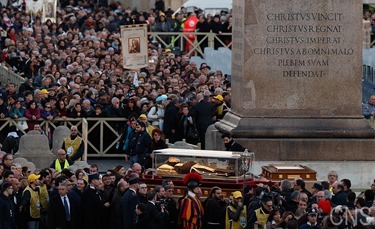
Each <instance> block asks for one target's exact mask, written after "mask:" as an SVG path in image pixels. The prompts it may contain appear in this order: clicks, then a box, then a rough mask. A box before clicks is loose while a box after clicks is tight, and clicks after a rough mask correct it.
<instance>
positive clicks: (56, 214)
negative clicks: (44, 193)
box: [48, 183, 80, 229]
mask: <svg viewBox="0 0 375 229" xmlns="http://www.w3.org/2000/svg"><path fill="white" fill-rule="evenodd" d="M58 190H59V196H56V197H55V198H53V199H51V200H50V202H49V209H48V228H50V229H55V228H61V229H74V228H79V218H80V217H79V206H78V204H77V202H76V201H75V200H74V199H73V198H70V197H69V195H68V187H67V186H66V185H65V184H64V183H63V184H60V186H59V188H58Z"/></svg>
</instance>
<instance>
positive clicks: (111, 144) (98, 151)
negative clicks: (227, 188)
mask: <svg viewBox="0 0 375 229" xmlns="http://www.w3.org/2000/svg"><path fill="white" fill-rule="evenodd" d="M18 121H29V119H27V118H19V119H11V118H5V119H0V133H1V134H2V135H3V136H6V134H7V133H5V132H6V130H7V127H8V126H10V125H15V126H17V128H18V129H19V131H20V132H21V133H22V135H24V134H27V131H25V130H22V128H21V126H20V125H19V123H18ZM37 121H38V123H39V124H40V126H41V128H42V130H43V131H44V132H45V135H46V136H47V137H48V138H49V140H50V142H53V141H52V139H53V131H54V129H56V127H58V126H66V127H68V128H70V127H71V126H77V128H78V133H79V135H80V136H82V138H83V140H84V144H85V152H84V156H83V160H85V161H87V158H97V157H112V158H113V157H124V156H125V154H124V153H123V152H122V149H116V145H117V143H118V142H119V141H120V139H121V133H122V131H123V129H124V128H127V127H128V126H127V121H128V120H127V119H126V118H66V119H63V118H56V119H54V120H52V121H48V120H44V119H39V120H37ZM183 141H185V139H183ZM166 143H167V144H168V145H169V146H171V144H170V143H169V142H168V139H167V140H166ZM186 144H187V145H188V146H190V147H192V148H193V149H200V148H201V145H200V143H198V145H192V144H188V143H186Z"/></svg>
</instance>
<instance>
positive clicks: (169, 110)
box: [163, 96, 180, 143]
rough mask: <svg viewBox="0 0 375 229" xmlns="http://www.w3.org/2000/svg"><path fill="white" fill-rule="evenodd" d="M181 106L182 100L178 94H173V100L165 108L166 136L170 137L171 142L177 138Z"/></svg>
mask: <svg viewBox="0 0 375 229" xmlns="http://www.w3.org/2000/svg"><path fill="white" fill-rule="evenodd" d="M179 106H180V100H179V98H178V97H177V96H171V102H170V103H169V104H168V105H167V107H166V108H165V114H164V127H163V128H164V133H165V137H166V138H167V139H169V142H170V143H175V142H176V141H177V140H179V139H177V138H176V136H177V134H176V133H177V129H176V128H177V127H178V122H179V120H180V119H179V115H178V111H179Z"/></svg>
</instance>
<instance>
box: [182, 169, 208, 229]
mask: <svg viewBox="0 0 375 229" xmlns="http://www.w3.org/2000/svg"><path fill="white" fill-rule="evenodd" d="M201 181H202V176H201V175H199V174H198V173H195V172H191V173H188V174H186V175H185V177H184V180H183V182H184V184H186V186H187V191H188V192H187V194H186V196H185V197H184V198H183V199H182V201H181V204H180V216H179V221H180V223H181V228H183V229H199V228H202V218H203V215H204V209H203V205H202V203H201V201H200V200H199V197H200V196H202V190H201V188H200V187H199V186H200V182H201Z"/></svg>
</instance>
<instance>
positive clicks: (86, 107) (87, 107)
mask: <svg viewBox="0 0 375 229" xmlns="http://www.w3.org/2000/svg"><path fill="white" fill-rule="evenodd" d="M82 111H83V116H84V117H93V116H94V115H95V109H94V108H93V107H92V106H91V102H90V100H88V99H85V100H83V102H82Z"/></svg>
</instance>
